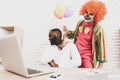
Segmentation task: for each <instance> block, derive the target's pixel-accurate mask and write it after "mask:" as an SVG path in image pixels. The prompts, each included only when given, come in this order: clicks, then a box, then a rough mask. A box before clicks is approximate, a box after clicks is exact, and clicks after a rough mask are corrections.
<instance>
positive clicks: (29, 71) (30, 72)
mask: <svg viewBox="0 0 120 80" xmlns="http://www.w3.org/2000/svg"><path fill="white" fill-rule="evenodd" d="M27 71H28V74H37V73H41V72H42V71H39V70H35V69H31V68H27Z"/></svg>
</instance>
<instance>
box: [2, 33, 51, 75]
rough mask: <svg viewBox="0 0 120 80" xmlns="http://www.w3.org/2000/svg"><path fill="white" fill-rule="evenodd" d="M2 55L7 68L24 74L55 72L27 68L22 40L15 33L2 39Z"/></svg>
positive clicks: (4, 65)
mask: <svg viewBox="0 0 120 80" xmlns="http://www.w3.org/2000/svg"><path fill="white" fill-rule="evenodd" d="M0 57H1V59H2V64H3V67H4V68H5V70H7V71H10V72H13V73H16V74H19V75H22V76H24V77H33V76H38V75H45V74H50V73H53V72H51V71H43V70H41V71H40V70H35V69H30V68H26V66H25V63H24V60H23V56H22V48H21V47H20V42H19V40H18V38H17V36H16V35H15V34H11V35H8V36H6V37H4V38H2V39H0Z"/></svg>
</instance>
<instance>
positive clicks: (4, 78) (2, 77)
mask: <svg viewBox="0 0 120 80" xmlns="http://www.w3.org/2000/svg"><path fill="white" fill-rule="evenodd" d="M47 69H48V68H47ZM50 70H53V71H55V72H57V73H61V74H62V75H61V76H60V77H58V78H57V79H54V80H82V79H81V78H83V77H85V76H89V75H95V74H96V73H98V72H99V73H102V72H104V71H107V70H97V69H83V68H82V69H81V68H74V69H73V68H64V69H63V68H50ZM119 71H120V70H119ZM50 75H51V74H49V75H43V76H36V77H32V78H24V77H22V76H19V75H17V74H14V73H11V72H8V71H6V70H4V68H3V67H2V66H1V65H0V80H46V79H45V78H46V77H49V76H50ZM111 80H112V79H111ZM118 80H120V78H119V79H118Z"/></svg>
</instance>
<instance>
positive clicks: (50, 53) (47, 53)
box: [41, 46, 56, 64]
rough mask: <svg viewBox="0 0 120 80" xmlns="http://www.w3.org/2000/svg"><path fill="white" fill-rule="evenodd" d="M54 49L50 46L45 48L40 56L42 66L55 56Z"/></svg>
mask: <svg viewBox="0 0 120 80" xmlns="http://www.w3.org/2000/svg"><path fill="white" fill-rule="evenodd" d="M55 50H56V49H55V48H54V47H51V46H47V47H46V48H45V50H44V52H43V55H42V56H41V62H42V63H43V64H48V63H49V62H50V61H52V60H53V59H54V58H55V56H56V54H55Z"/></svg>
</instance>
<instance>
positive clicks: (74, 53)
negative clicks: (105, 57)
mask: <svg viewBox="0 0 120 80" xmlns="http://www.w3.org/2000/svg"><path fill="white" fill-rule="evenodd" d="M69 46H70V57H71V60H70V62H68V64H69V66H70V67H79V66H80V65H81V56H80V54H79V52H78V50H77V47H76V46H75V44H74V43H69Z"/></svg>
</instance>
